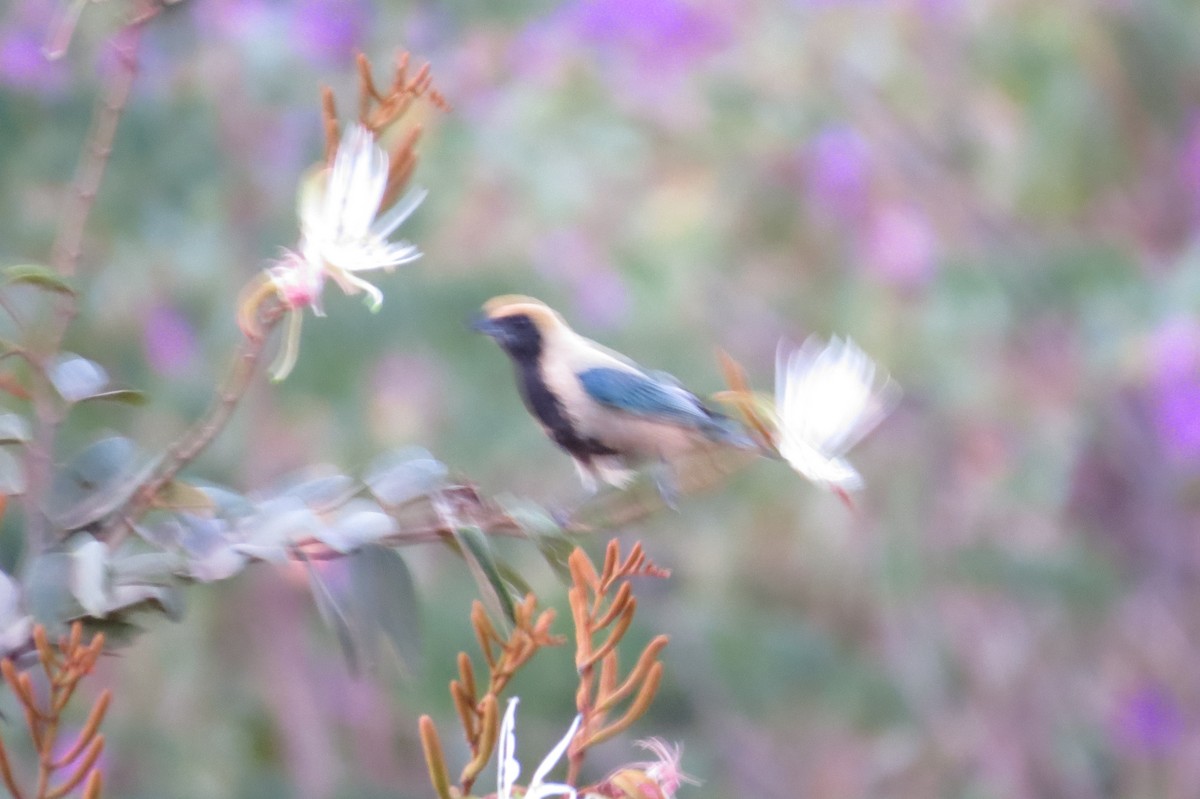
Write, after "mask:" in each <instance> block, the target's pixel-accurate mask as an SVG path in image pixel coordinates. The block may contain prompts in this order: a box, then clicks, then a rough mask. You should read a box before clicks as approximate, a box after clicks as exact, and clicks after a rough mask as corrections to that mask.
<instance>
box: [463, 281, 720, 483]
mask: <svg viewBox="0 0 1200 799" xmlns="http://www.w3.org/2000/svg"><path fill="white" fill-rule="evenodd" d="M476 328H477V329H479V330H481V331H482V332H485V333H487V334H488V335H490V336H492V337H493V338H494V339H496V341H497V343H499V344H500V346H501V347H503V348H504V349H505V351H506V352H507V353H508V354H509V356H510V357H511V358H512V360H513V363H514V365H515V367H516V370H517V382H518V386H519V388H520V390H521V396H522V398H523V399H524V401H525V405H526V407H527V408H528V409H529V411H530V412H531V413H532V414H533V415H534V417H535V418H536V419H537V420H538V421H539V422H540V423H541V425H542V428H543V430H545V432H546V434H547V435H548V436H550V437H551V438H552V439H553V440H554V441H555V442H557V443H558V444H559V446H561V447H562V448H563V449H565V450H566V451H567V452H568V453H569V454H570V455H571V456H572V457H573V458H574V459H575V463H576V466H577V468H578V469H579V473H580V476H581V478H583V480H584V482H585V484H594V482H595V481H596V480H597V479H598V480H602V481H604V482H607V483H610V484H612V485H617V486H622V485H624V484H625V483H627V482H628V481H629V479H630V478H631V477H632V473H631V472H630V471H629V469H628V467H629V466H632V465H634V464H636V463H638V462H642V461H654V462H660V463H663V464H671V463H674V462H676V461H677V460H678V459H679V458H681V457H683V456H684V455H686V454H688V453H690V452H692V451H694V450H695V449H696V448H698V447H701V446H706V445H707V446H711V445H712V444H713V443H714V442H720V443H724V444H734V445H737V446H741V445H742V443H741V441H740V440H738V439H737V434H736V431H734V430H733V429H732V428H731V425H732V423H731V422H729V420H727V419H724V417H721V416H720V415H719V414H715V413H713V412H712V411H710V410H708V409H707V408H705V407H704V406H703V405H702V404H701V403H700V401H699V400H698V399H697V398H696V397H695V396H694V395H692V394H690V393H689V392H687V391H686V390H684V389H683V388H682V387H681V386H679V384H678V382H676V381H675V380H674V378H672V377H670V376H669V375H666V374H663V373H659V372H648V371H646V370H644V369H642V367H640V366H638V365H637V364H636V363H634V362H633V361H631V360H630V359H628V358H626V357H625V356H624V355H621V354H620V353H618V352H615V351H613V350H610V349H608V348H607V347H604V346H602V345H600V344H597V343H596V342H595V341H592V340H591V339H588V338H586V337H584V336H581V335H580V334H578V333H576V332H575V331H574V330H572V329H571V328H570V326H569V325H568V324H567V323H566V321H565V320H564V319H563V317H562V316H561V315H560V314H559V313H558V312H556V311H554V310H553V309H552V308H550V307H549V306H548V305H546V304H545V303H543V302H540V301H538V300H536V299H533V298H532V297H525V296H520V295H504V296H500V297H494V298H492V299H490V300H488V301H487V302H486V303H485V304H484V306H483V317H482V319H480V320H479V321H478V322H477V323H476ZM622 391H626V395H622V393H621V392H622ZM662 487H663V485H662V483H661V482H660V488H662ZM664 493H665V492H664Z"/></svg>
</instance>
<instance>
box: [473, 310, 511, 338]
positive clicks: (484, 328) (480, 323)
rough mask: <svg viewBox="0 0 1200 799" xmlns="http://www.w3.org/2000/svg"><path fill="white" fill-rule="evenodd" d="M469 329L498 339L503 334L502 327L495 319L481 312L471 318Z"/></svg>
mask: <svg viewBox="0 0 1200 799" xmlns="http://www.w3.org/2000/svg"><path fill="white" fill-rule="evenodd" d="M471 329H472V330H474V331H475V332H477V333H483V334H484V335H485V336H489V337H491V338H494V339H499V338H500V337H501V336H503V335H504V328H503V327H501V326H500V325H499V324H498V323H497V322H496V320H495V319H489V318H488V317H486V316H484V315H483V314H478V315H476V316H475V317H474V318H473V319H471Z"/></svg>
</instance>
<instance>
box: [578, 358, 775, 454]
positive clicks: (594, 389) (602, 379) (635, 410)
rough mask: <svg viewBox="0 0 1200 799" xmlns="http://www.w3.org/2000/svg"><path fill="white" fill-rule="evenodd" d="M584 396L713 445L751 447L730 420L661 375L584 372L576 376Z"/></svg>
mask: <svg viewBox="0 0 1200 799" xmlns="http://www.w3.org/2000/svg"><path fill="white" fill-rule="evenodd" d="M579 382H580V383H582V384H583V390H584V391H586V392H587V395H588V396H589V397H591V398H592V399H593V400H595V401H596V402H598V403H600V404H601V405H607V406H608V407H610V408H615V409H616V410H619V411H624V412H626V413H631V414H634V415H637V416H643V417H645V418H647V419H653V420H656V421H661V422H666V423H669V424H677V425H680V426H682V427H692V428H695V429H697V430H700V431H702V432H703V433H705V434H706V435H707V436H708V437H709V438H711V439H713V440H715V441H724V442H726V443H729V444H733V445H735V446H744V447H753V442H752V441H751V440H750V438H749V437H748V436H747V435H746V434H745V432H743V431H742V430H741V429H740V426H739V425H738V424H737V423H736V422H734V421H733V420H731V419H729V418H727V417H725V416H722V415H721V414H719V413H714V412H713V411H710V410H709V409H708V408H706V407H704V405H703V403H701V402H700V400H699V399H697V397H696V395H695V394H693V393H692V392H690V391H688V390H687V389H685V388H683V387H682V386H680V385H679V383H678V381H676V380H675V378H674V377H672V376H670V375H668V374H666V373H665V372H651V373H649V374H646V373H643V372H632V371H626V370H624V369H605V368H596V369H588V370H587V371H585V372H581V373H580V374H579Z"/></svg>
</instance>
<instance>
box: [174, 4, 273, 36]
mask: <svg viewBox="0 0 1200 799" xmlns="http://www.w3.org/2000/svg"><path fill="white" fill-rule="evenodd" d="M187 8H188V9H189V11H190V12H191V13H192V14H195V18H196V21H197V23H198V25H199V27H200V30H201V32H203V33H205V34H208V35H213V36H218V37H225V38H231V39H246V38H252V37H253V36H254V35H255V32H256V31H259V30H261V29H264V28H266V27H268V26H269V23H270V20H271V16H272V13H271V12H272V9H271V8H270V7H269V5H268V4H267V2H266V0H207V1H206V2H203V3H189V4H187Z"/></svg>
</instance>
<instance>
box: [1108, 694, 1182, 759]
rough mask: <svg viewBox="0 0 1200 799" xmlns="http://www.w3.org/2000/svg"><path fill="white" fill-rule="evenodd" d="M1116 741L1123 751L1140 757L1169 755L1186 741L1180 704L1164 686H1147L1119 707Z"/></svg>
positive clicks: (1115, 720) (1115, 730)
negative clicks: (1181, 742)
mask: <svg viewBox="0 0 1200 799" xmlns="http://www.w3.org/2000/svg"><path fill="white" fill-rule="evenodd" d="M1114 727H1115V729H1114V737H1115V738H1116V743H1117V745H1118V746H1120V747H1121V748H1122V749H1125V750H1128V751H1129V752H1131V753H1134V754H1140V755H1164V754H1168V753H1170V752H1171V751H1172V750H1173V749H1175V748H1176V746H1177V745H1178V744H1179V741H1180V739H1181V738H1182V737H1183V731H1184V719H1183V713H1182V711H1181V710H1180V708H1179V703H1178V702H1177V701H1176V700H1175V698H1174V697H1173V696H1171V695H1170V694H1169V693H1168V692H1167V691H1166V690H1164V689H1163V688H1162V687H1161V686H1159V685H1156V684H1154V683H1146V684H1144V685H1141V686H1139V687H1138V688H1137V689H1136V690H1135V691H1133V692H1131V693H1130V694H1129V695H1128V696H1126V697H1125V698H1124V699H1123V700H1122V701H1121V703H1120V704H1119V705H1118V707H1117V712H1116V718H1115V719H1114Z"/></svg>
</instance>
